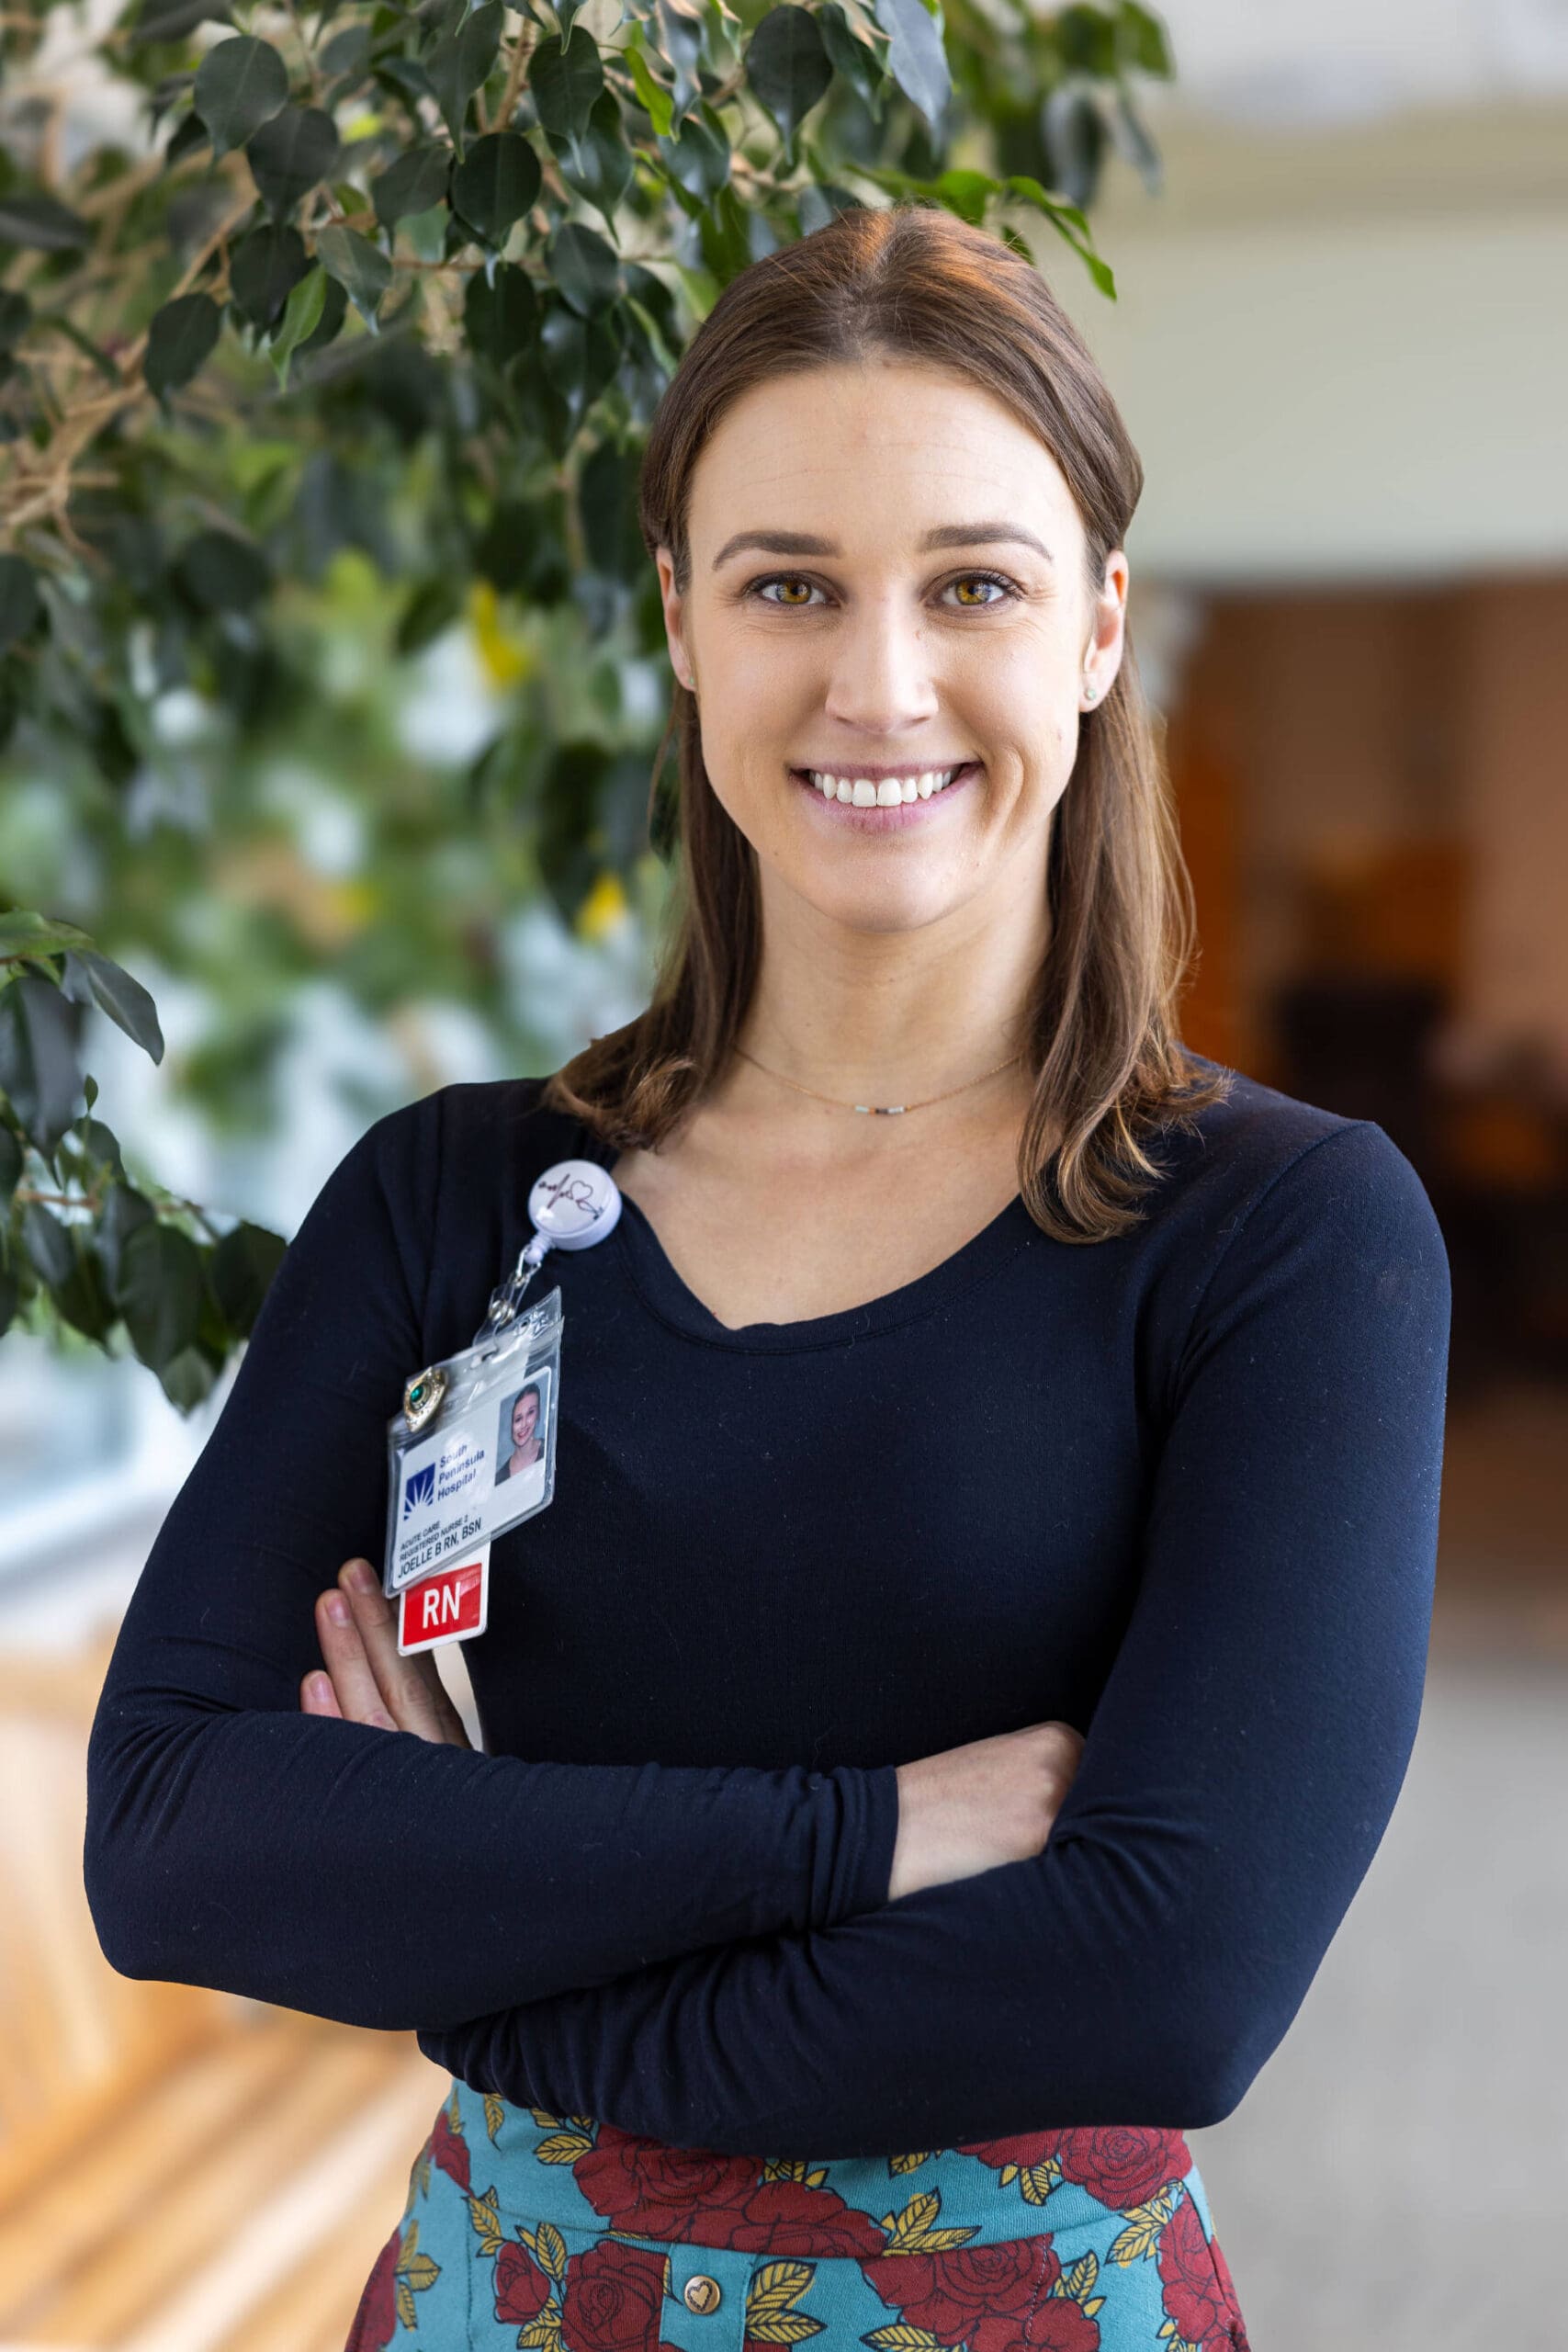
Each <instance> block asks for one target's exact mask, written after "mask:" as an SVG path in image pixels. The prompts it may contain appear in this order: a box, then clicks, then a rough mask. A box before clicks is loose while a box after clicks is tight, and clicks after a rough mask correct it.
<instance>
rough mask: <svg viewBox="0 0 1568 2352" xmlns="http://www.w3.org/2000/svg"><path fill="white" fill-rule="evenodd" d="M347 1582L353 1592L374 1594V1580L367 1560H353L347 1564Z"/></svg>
mask: <svg viewBox="0 0 1568 2352" xmlns="http://www.w3.org/2000/svg"><path fill="white" fill-rule="evenodd" d="M348 1580H349V1583H350V1584H351V1585H352V1586H353V1587H354V1589H355V1592H374V1591H375V1589H376V1578H375V1576H374V1574H373V1572H372V1570H371V1566H370V1563H369V1561H368V1560H354V1561H351V1562H350V1564H349V1568H348Z"/></svg>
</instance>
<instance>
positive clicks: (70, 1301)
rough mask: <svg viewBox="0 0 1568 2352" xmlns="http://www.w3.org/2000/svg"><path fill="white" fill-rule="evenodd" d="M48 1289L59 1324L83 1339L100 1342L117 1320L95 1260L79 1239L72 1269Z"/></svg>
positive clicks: (73, 1245)
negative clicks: (51, 1293)
mask: <svg viewBox="0 0 1568 2352" xmlns="http://www.w3.org/2000/svg"><path fill="white" fill-rule="evenodd" d="M51 1288H52V1291H53V1295H54V1304H55V1307H56V1310H57V1311H58V1313H59V1315H60V1317H61V1318H62V1321H64V1322H66V1323H69V1324H70V1325H71V1326H72V1328H73V1329H74V1330H77V1331H80V1332H82V1333H83V1335H84V1336H85V1338H86V1339H89V1340H106V1339H107V1337H108V1334H109V1333H110V1331H111V1330H112V1329H114V1326H115V1323H116V1321H117V1319H118V1318H117V1317H116V1314H115V1308H114V1302H113V1300H112V1299H111V1298H110V1296H109V1295H108V1287H107V1283H105V1281H104V1271H103V1268H102V1266H101V1265H100V1264H99V1262H98V1260H97V1258H96V1255H95V1254H94V1252H93V1251H92V1250H90V1249H85V1248H84V1247H83V1246H82V1244H81V1242H80V1240H79V1239H74V1240H73V1243H72V1257H71V1266H70V1270H69V1272H67V1273H66V1275H65V1278H64V1280H63V1281H62V1282H58V1283H53V1284H52V1285H51Z"/></svg>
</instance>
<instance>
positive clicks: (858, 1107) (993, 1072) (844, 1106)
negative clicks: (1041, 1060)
mask: <svg viewBox="0 0 1568 2352" xmlns="http://www.w3.org/2000/svg"><path fill="white" fill-rule="evenodd" d="M735 1050H736V1052H737V1053H738V1054H739V1056H740V1057H741V1059H742V1061H748V1062H750V1064H751V1065H752V1067H753V1068H754V1069H760V1070H764V1071H766V1072H767V1075H768V1077H769V1078H777V1079H783V1080H784V1084H785V1086H793V1087H794V1088H795V1092H796V1093H797V1094H809V1095H811V1096H812V1097H813V1098H814V1099H815V1100H816V1101H817V1102H818V1103H838V1107H839V1109H840V1111H867V1112H870V1113H871V1114H872V1115H873V1116H874V1117H875V1118H879V1119H891V1118H893V1117H895V1116H896V1115H897V1114H898V1113H900V1112H903V1111H924V1110H928V1109H929V1108H930V1106H931V1103H946V1102H948V1101H950V1100H951V1098H952V1097H953V1095H954V1094H965V1093H967V1092H968V1091H969V1089H970V1087H972V1086H978V1085H979V1084H980V1083H981V1081H982V1080H985V1079H987V1078H995V1077H996V1076H997V1074H998V1071H1000V1070H1004V1069H1011V1068H1012V1066H1013V1064H1014V1062H1021V1060H1022V1059H1023V1055H1022V1052H1021V1051H1020V1052H1018V1053H1016V1054H1010V1055H1009V1056H1008V1058H1007V1060H1006V1061H1005V1062H998V1064H997V1067H996V1069H983V1070H982V1071H981V1072H980V1076H979V1078H966V1079H965V1080H964V1084H963V1085H962V1086H950V1087H949V1088H948V1090H947V1092H946V1093H945V1094H928V1095H927V1096H926V1099H925V1101H924V1102H923V1103H843V1102H840V1100H839V1097H838V1096H837V1095H836V1094H818V1092H817V1089H816V1088H815V1087H814V1086H802V1085H800V1084H799V1082H798V1081H797V1080H795V1079H793V1078H784V1072H783V1070H782V1069H768V1066H767V1064H766V1062H760V1061H758V1059H757V1057H756V1055H755V1054H749V1053H748V1052H747V1051H746V1048H745V1046H736V1048H735Z"/></svg>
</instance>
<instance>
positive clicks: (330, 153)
mask: <svg viewBox="0 0 1568 2352" xmlns="http://www.w3.org/2000/svg"><path fill="white" fill-rule="evenodd" d="M245 156H246V160H247V161H248V163H249V164H250V167H251V176H252V178H253V179H254V181H255V184H256V187H257V190H258V192H259V193H260V196H261V198H262V201H263V203H264V204H265V206H266V208H267V210H268V211H269V212H270V213H271V214H272V215H273V217H274V219H275V220H281V219H282V218H283V215H284V214H285V213H286V212H291V211H292V210H293V209H294V207H295V205H297V204H298V203H299V199H300V198H301V197H302V196H305V195H307V194H308V193H309V192H310V189H311V188H313V187H315V186H316V185H317V183H318V181H321V180H324V179H326V178H328V177H329V176H330V175H331V174H332V172H333V169H334V168H335V166H336V164H337V159H338V135H337V125H336V123H335V122H333V119H332V117H331V115H330V114H325V113H323V112H322V110H321V107H283V109H282V110H281V112H280V113H277V114H275V115H274V116H273V118H272V119H271V121H270V122H264V123H263V125H262V127H261V129H260V130H258V131H256V132H255V133H254V135H253V136H252V138H251V139H250V140H249V141H247V143H246V147H245Z"/></svg>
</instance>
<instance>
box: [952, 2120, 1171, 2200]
mask: <svg viewBox="0 0 1568 2352" xmlns="http://www.w3.org/2000/svg"><path fill="white" fill-rule="evenodd" d="M958 2153H959V2154H960V2155H965V2156H976V2157H977V2158H978V2159H979V2161H980V2162H981V2163H982V2164H987V2165H994V2166H995V2167H996V2169H997V2170H998V2172H999V2171H1004V2170H1007V2169H1009V2168H1014V2169H1016V2170H1017V2171H1019V2172H1034V2171H1045V2172H1049V2173H1053V2174H1055V2176H1056V2177H1058V2178H1060V2179H1062V2180H1071V2181H1076V2182H1077V2184H1078V2186H1079V2188H1087V2189H1088V2191H1089V2195H1090V2196H1091V2197H1097V2198H1098V2199H1100V2203H1101V2204H1102V2205H1109V2206H1110V2207H1111V2210H1112V2211H1114V2212H1118V2213H1127V2212H1131V2211H1133V2209H1134V2207H1135V2206H1138V2205H1144V2204H1146V2203H1147V2202H1148V2199H1150V2198H1151V2197H1155V2196H1157V2195H1158V2193H1159V2191H1160V2190H1161V2189H1162V2188H1164V2187H1165V2186H1166V2184H1167V2183H1168V2181H1172V2180H1185V2179H1186V2177H1187V2175H1188V2174H1189V2173H1190V2171H1191V2169H1192V2151H1191V2150H1190V2148H1189V2146H1188V2144H1187V2143H1186V2141H1185V2140H1184V2139H1183V2137H1182V2135H1181V2133H1180V2132H1179V2131H1154V2130H1145V2129H1142V2128H1140V2127H1139V2126H1138V2125H1137V2124H1134V2123H1098V2124H1094V2125H1090V2126H1086V2127H1085V2128H1084V2129H1083V2130H1081V2131H1032V2132H1028V2133H1020V2134H1019V2135H1018V2136H1017V2137H1016V2138H1014V2139H1010V2140H970V2141H961V2142H960V2143H959V2148H958Z"/></svg>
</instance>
